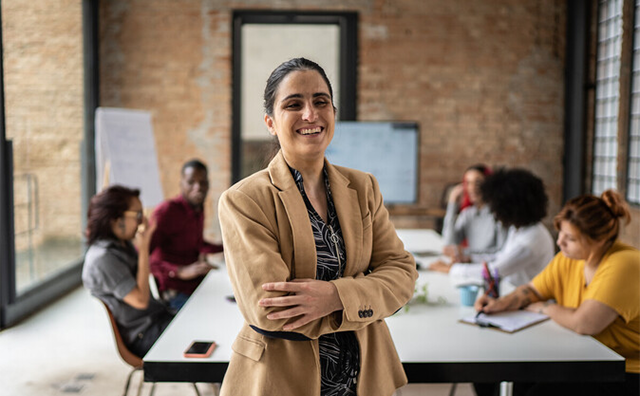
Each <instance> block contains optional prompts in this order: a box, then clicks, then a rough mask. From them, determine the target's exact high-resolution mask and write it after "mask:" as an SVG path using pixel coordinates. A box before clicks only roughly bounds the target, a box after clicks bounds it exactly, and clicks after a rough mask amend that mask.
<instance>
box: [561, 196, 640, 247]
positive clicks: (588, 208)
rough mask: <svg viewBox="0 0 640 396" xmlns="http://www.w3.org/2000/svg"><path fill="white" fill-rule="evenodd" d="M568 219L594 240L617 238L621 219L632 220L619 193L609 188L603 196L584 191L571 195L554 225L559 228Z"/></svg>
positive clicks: (627, 221) (612, 239)
mask: <svg viewBox="0 0 640 396" xmlns="http://www.w3.org/2000/svg"><path fill="white" fill-rule="evenodd" d="M565 220H566V221H568V222H569V223H571V224H573V225H574V226H575V227H576V228H577V229H578V230H579V231H580V232H581V233H582V234H583V235H585V236H587V237H588V238H589V239H591V240H593V241H596V242H599V241H602V240H607V241H614V240H615V239H616V238H618V233H619V232H620V222H621V220H624V221H625V222H626V223H627V224H629V222H630V221H631V214H630V213H629V207H628V206H627V204H626V202H625V201H624V199H622V197H621V196H620V194H619V193H617V192H616V191H614V190H607V191H605V192H603V193H602V195H601V196H600V197H596V196H595V195H591V194H585V195H581V196H579V197H575V198H573V199H570V200H569V201H568V202H567V203H566V204H565V205H564V207H563V208H562V210H560V213H558V214H557V215H556V217H554V219H553V225H554V226H555V227H556V229H558V230H559V229H560V223H562V222H563V221H565Z"/></svg>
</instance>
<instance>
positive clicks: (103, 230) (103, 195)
mask: <svg viewBox="0 0 640 396" xmlns="http://www.w3.org/2000/svg"><path fill="white" fill-rule="evenodd" d="M139 196H140V190H137V189H131V188H127V187H123V186H119V185H114V186H110V187H109V188H106V189H104V190H102V191H101V192H99V193H98V194H96V195H94V196H93V198H91V201H90V202H89V210H88V213H87V229H86V231H85V236H86V237H87V242H88V244H89V245H91V244H93V243H94V242H95V241H97V240H98V239H115V238H116V236H115V235H114V234H113V230H112V229H111V221H112V220H115V219H119V218H120V217H122V216H123V215H124V212H125V211H126V210H127V209H129V205H130V204H131V199H133V198H138V197H139Z"/></svg>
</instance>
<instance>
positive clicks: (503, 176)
mask: <svg viewBox="0 0 640 396" xmlns="http://www.w3.org/2000/svg"><path fill="white" fill-rule="evenodd" d="M480 192H481V194H482V199H483V200H484V202H486V204H487V205H489V209H491V212H493V214H494V216H495V217H496V219H497V220H499V221H501V222H502V224H503V225H504V226H506V227H509V226H512V225H513V226H515V227H525V226H530V225H533V224H535V223H537V222H539V221H540V220H542V219H543V218H544V217H545V216H546V215H547V205H548V203H549V198H548V197H547V194H546V193H545V191H544V184H543V183H542V180H540V178H539V177H537V176H536V175H534V174H533V173H531V172H529V171H528V170H525V169H517V168H516V169H508V170H506V169H500V170H498V171H496V172H495V173H493V174H491V175H489V176H487V178H486V179H484V182H483V183H482V185H481V186H480Z"/></svg>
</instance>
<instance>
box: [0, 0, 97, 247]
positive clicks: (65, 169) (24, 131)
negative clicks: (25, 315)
mask: <svg viewBox="0 0 640 396" xmlns="http://www.w3.org/2000/svg"><path fill="white" fill-rule="evenodd" d="M2 36H3V37H2V38H3V51H4V52H3V58H4V59H3V60H4V88H5V91H4V94H5V110H6V112H5V114H6V135H7V139H10V140H12V141H13V149H14V153H13V156H14V175H15V181H14V194H15V204H16V210H15V228H16V233H17V234H18V235H17V237H16V248H17V249H18V251H20V250H21V249H24V248H25V247H26V246H27V244H28V242H29V241H28V240H27V236H26V234H25V233H24V232H25V231H26V230H27V229H29V228H34V227H35V226H36V225H37V229H36V230H35V233H34V234H33V235H31V236H30V238H33V240H31V242H34V243H39V242H41V241H43V240H47V239H65V238H70V239H75V240H79V239H80V229H81V219H82V218H83V217H84V216H85V214H84V213H81V212H80V197H81V180H80V145H81V141H82V130H83V106H84V105H83V95H82V93H83V88H82V76H83V70H82V7H81V2H79V1H73V0H43V1H35V2H33V1H4V2H2ZM27 177H29V178H30V180H32V183H31V184H30V187H29V186H28V185H27V181H26V180H27ZM29 188H31V194H28V189H29ZM29 208H30V209H31V220H30V221H29ZM36 218H37V219H38V221H37V222H36Z"/></svg>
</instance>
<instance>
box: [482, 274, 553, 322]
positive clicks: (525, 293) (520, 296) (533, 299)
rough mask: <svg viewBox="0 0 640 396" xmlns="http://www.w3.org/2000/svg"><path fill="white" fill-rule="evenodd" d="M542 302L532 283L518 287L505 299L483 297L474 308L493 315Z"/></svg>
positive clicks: (504, 297)
mask: <svg viewBox="0 0 640 396" xmlns="http://www.w3.org/2000/svg"><path fill="white" fill-rule="evenodd" d="M541 300H542V298H541V297H540V293H538V291H537V290H536V288H535V287H534V286H533V283H531V282H530V283H527V284H526V285H521V286H518V287H517V288H516V290H514V291H513V292H511V293H509V294H507V295H506V296H503V297H499V298H492V297H489V296H487V295H482V296H480V297H478V299H477V300H476V302H475V304H474V308H475V309H476V311H478V312H480V311H482V312H484V313H486V314H492V313H497V312H503V311H517V310H519V309H522V308H525V307H527V306H528V305H530V304H532V303H537V302H538V301H541Z"/></svg>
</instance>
